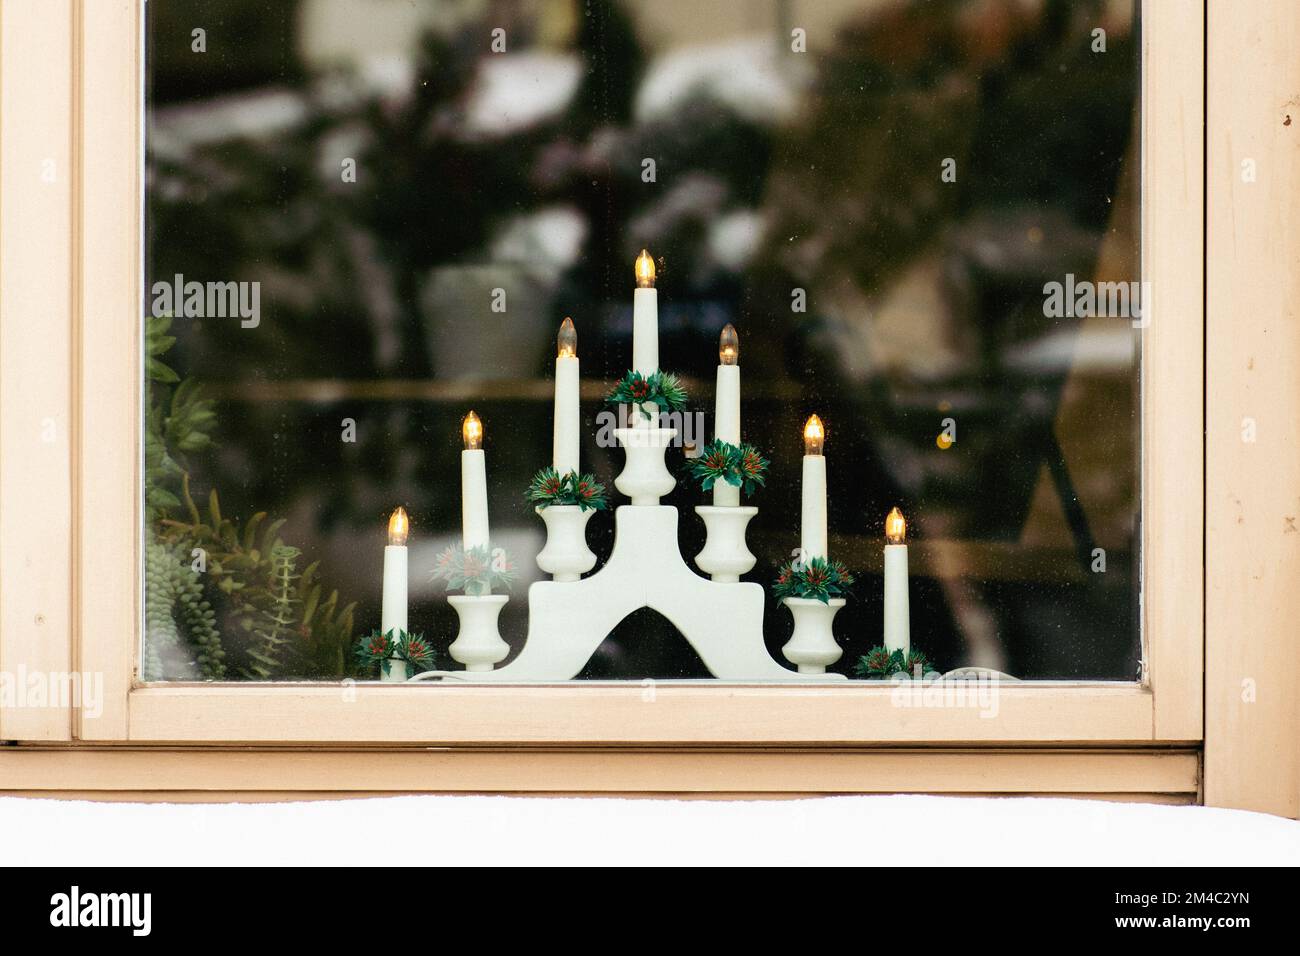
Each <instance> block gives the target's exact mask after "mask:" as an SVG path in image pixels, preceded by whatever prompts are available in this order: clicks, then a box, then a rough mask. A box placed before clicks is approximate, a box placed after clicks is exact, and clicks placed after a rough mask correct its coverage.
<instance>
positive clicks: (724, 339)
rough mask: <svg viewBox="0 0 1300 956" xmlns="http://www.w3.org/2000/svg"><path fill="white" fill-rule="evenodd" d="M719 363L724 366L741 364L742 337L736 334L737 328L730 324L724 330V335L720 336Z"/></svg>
mask: <svg viewBox="0 0 1300 956" xmlns="http://www.w3.org/2000/svg"><path fill="white" fill-rule="evenodd" d="M718 361H720V362H721V363H722V364H723V365H739V364H740V336H738V335H737V334H736V327H735V326H734V325H732V324H731V323H730V322H728V323H727V324H726V325H725V326H724V327H723V329H722V334H721V335H720V336H718Z"/></svg>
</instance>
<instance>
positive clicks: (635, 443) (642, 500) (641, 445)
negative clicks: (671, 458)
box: [614, 425, 677, 505]
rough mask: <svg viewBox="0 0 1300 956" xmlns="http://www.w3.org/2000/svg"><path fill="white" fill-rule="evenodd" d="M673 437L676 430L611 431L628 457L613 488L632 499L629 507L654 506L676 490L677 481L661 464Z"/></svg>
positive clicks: (625, 429)
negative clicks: (631, 505)
mask: <svg viewBox="0 0 1300 956" xmlns="http://www.w3.org/2000/svg"><path fill="white" fill-rule="evenodd" d="M676 436H677V429H675V428H659V427H657V426H654V427H652V426H648V425H647V426H644V427H642V426H637V427H635V428H616V429H614V437H615V438H617V439H618V443H619V444H620V445H622V446H623V450H624V452H625V453H626V454H627V464H626V465H624V466H623V470H622V471H621V472H620V473H619V475H618V477H617V478H615V479H614V487H615V488H617V489H618V490H619V491H621V492H622V493H623V494H625V495H627V496H628V497H629V498H631V499H632V504H634V505H657V504H659V499H660V498H662V497H663V496H664V495H666V494H668V492H670V491H672V490H673V488H675V487H677V480H676V479H675V478H673V476H672V473H671V472H670V471H669V470H668V466H667V465H666V464H665V463H664V453H665V452H666V451H667V450H668V446H669V445H671V444H672V441H673V439H674V438H675V437H676Z"/></svg>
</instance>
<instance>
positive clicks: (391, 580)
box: [379, 508, 411, 681]
mask: <svg viewBox="0 0 1300 956" xmlns="http://www.w3.org/2000/svg"><path fill="white" fill-rule="evenodd" d="M410 527H411V525H410V520H409V519H408V518H407V517H406V510H405V509H404V508H398V509H397V510H396V511H394V512H393V513H392V516H391V517H389V519H388V546H387V547H386V548H384V587H383V604H382V605H381V607H380V612H379V630H380V631H381V632H383V633H384V634H387V633H388V632H390V631H392V632H393V637H394V638H397V637H398V636H399V633H398V632H401V631H405V630H406V608H407V550H406V538H407V535H408V534H409V533H410ZM406 677H407V674H406V663H405V662H404V661H392V662H391V664H390V666H389V669H388V673H387V674H385V673H384V672H383V671H382V670H381V671H380V678H381V679H383V680H389V681H402V680H406Z"/></svg>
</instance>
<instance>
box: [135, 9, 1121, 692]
mask: <svg viewBox="0 0 1300 956" xmlns="http://www.w3.org/2000/svg"><path fill="white" fill-rule="evenodd" d="M146 16H147V22H146V44H147V54H146V97H145V104H144V108H145V112H146V125H147V132H146V184H145V185H146V222H147V224H146V277H145V280H146V281H145V288H146V290H147V293H148V297H147V300H146V301H145V302H144V303H143V312H144V326H145V328H144V341H145V347H146V348H147V349H148V352H149V354H150V361H149V363H148V366H147V368H148V381H147V383H146V388H147V390H148V393H149V402H148V405H149V408H148V413H147V420H146V423H145V428H146V436H147V441H146V451H145V487H144V489H143V494H144V497H145V503H146V509H145V511H146V520H147V526H146V528H145V536H146V569H145V570H146V576H145V582H146V592H147V593H146V601H145V604H146V618H147V620H146V641H145V654H144V661H143V672H144V676H145V677H146V678H148V679H155V680H157V679H191V680H194V679H198V680H202V679H227V680H245V679H253V680H280V679H294V678H309V679H338V678H339V677H344V676H373V669H372V668H369V667H367V666H366V665H364V664H362V663H360V662H359V661H358V658H357V657H356V654H355V648H356V645H357V643H358V642H359V641H361V640H362V639H363V638H364V637H365V636H366V635H367V634H369V633H370V632H371V631H373V630H375V629H376V628H378V627H379V626H380V614H381V609H380V604H381V587H382V565H383V557H384V546H385V543H386V537H385V531H386V527H387V524H388V520H389V515H390V512H392V510H393V509H394V508H396V507H397V506H399V505H400V506H402V507H403V508H405V510H406V512H407V513H408V514H409V515H410V522H411V524H410V537H409V542H408V547H409V563H410V575H409V588H410V606H409V619H410V629H411V630H413V631H420V632H423V634H424V635H425V637H426V638H427V639H428V641H429V643H430V645H431V647H432V649H433V652H434V653H435V655H437V656H438V659H439V660H440V662H441V664H442V665H443V666H447V665H450V664H451V662H450V660H449V658H448V657H447V646H448V644H449V643H450V642H451V640H452V639H453V638H454V636H455V633H456V620H457V619H456V615H455V614H454V612H453V611H452V609H451V607H450V606H449V604H448V602H447V594H446V590H445V586H444V584H443V583H440V582H438V581H435V580H433V578H432V576H431V572H432V569H433V568H434V565H435V562H436V560H437V557H438V555H439V553H440V552H442V551H443V550H444V549H445V548H446V547H448V546H449V545H453V544H454V543H455V542H457V541H458V540H459V537H460V530H461V503H460V479H461V475H460V450H461V421H462V418H463V416H464V415H465V414H466V412H467V411H468V410H469V409H471V408H472V409H474V410H475V411H476V412H477V413H478V415H479V416H480V417H481V420H482V422H483V427H484V448H485V450H486V460H487V473H488V492H489V499H490V509H491V520H492V531H493V539H494V543H499V544H500V545H501V546H502V547H503V548H504V549H506V551H508V552H509V553H510V555H511V556H512V558H513V561H514V563H515V565H516V566H517V569H518V575H519V577H518V581H517V582H516V584H515V585H514V587H513V589H512V591H511V592H510V593H511V598H510V600H509V602H508V603H507V604H506V606H505V608H504V610H503V611H502V613H501V618H500V625H501V633H502V635H503V636H504V637H505V639H506V640H507V642H508V643H509V644H510V645H511V648H512V651H511V653H512V655H513V654H515V653H517V652H518V649H519V648H520V647H521V646H522V644H523V641H524V637H525V634H526V631H527V623H528V602H527V600H526V592H527V585H528V584H529V583H530V582H531V581H534V580H540V579H542V577H543V575H542V574H541V572H540V571H539V570H538V569H537V567H536V564H535V555H536V554H537V552H538V551H539V550H540V548H541V547H542V545H543V543H544V529H543V526H542V523H541V521H540V520H538V518H537V516H536V515H535V514H534V513H533V510H532V505H531V504H530V503H529V502H528V501H526V500H525V497H524V492H525V490H526V489H527V487H528V485H529V481H530V479H531V477H532V476H533V473H534V472H535V471H536V470H537V469H538V468H540V467H542V466H543V465H545V464H548V463H549V462H550V457H551V438H552V432H551V421H552V404H551V402H552V378H553V362H554V357H555V334H556V329H557V328H558V326H559V324H560V322H561V320H562V319H563V318H564V317H565V316H572V317H573V319H574V322H575V325H576V327H577V330H578V343H579V344H578V350H579V355H580V357H581V361H582V383H581V394H582V406H581V407H582V415H583V420H584V423H585V427H584V430H583V437H582V443H581V457H582V463H583V468H584V470H589V471H591V472H593V473H594V474H595V476H596V478H597V479H598V480H599V481H601V482H603V483H605V484H606V485H607V486H608V487H609V488H610V491H611V494H612V497H613V501H612V503H613V504H621V503H624V501H625V499H623V498H622V496H619V495H617V494H615V493H613V487H612V482H613V478H614V476H615V475H616V474H617V473H618V471H619V470H620V469H621V467H622V464H623V456H622V452H621V450H620V449H618V448H609V447H602V446H601V444H599V443H597V441H596V437H595V428H594V425H593V423H594V421H595V417H596V415H597V413H598V412H599V411H600V410H601V409H602V408H603V407H604V406H603V402H602V396H603V395H605V394H606V392H607V391H608V390H609V389H610V388H611V387H612V385H613V384H614V382H615V381H616V380H617V379H618V378H619V377H620V376H621V375H622V374H623V373H624V372H625V371H627V369H628V367H629V364H630V352H631V332H632V292H633V288H632V287H633V273H632V263H633V260H634V258H635V257H636V255H637V253H638V252H639V250H640V249H641V248H642V247H645V248H648V249H650V250H651V251H652V252H653V254H654V256H655V257H656V259H657V260H658V264H659V275H658V278H657V284H658V289H659V300H660V345H659V348H660V356H661V360H660V361H661V365H662V366H663V367H664V368H665V369H669V370H671V371H674V372H676V373H677V374H679V375H680V376H681V378H682V380H683V382H684V383H685V384H686V386H687V388H688V391H689V394H690V397H691V407H692V408H693V409H695V410H698V411H702V412H703V413H704V414H705V416H706V421H709V422H710V423H711V419H712V413H713V388H714V371H715V366H716V365H717V362H718V337H719V333H720V331H721V330H722V328H723V327H724V326H725V325H726V324H728V323H731V324H733V325H734V326H735V327H736V329H737V330H738V332H739V336H740V342H741V367H742V370H743V376H744V378H743V416H744V438H745V440H746V441H748V442H751V443H752V444H754V445H755V446H756V447H757V448H759V449H760V450H761V451H762V452H763V453H764V454H765V455H766V456H767V457H768V458H769V459H770V460H771V466H770V471H769V473H768V476H767V483H766V487H764V488H762V489H760V490H758V491H757V492H756V493H755V494H754V495H753V497H752V498H751V499H748V501H747V503H752V504H754V505H756V506H757V507H758V509H759V511H758V515H757V516H756V517H755V518H754V519H753V521H752V522H751V524H750V527H749V537H748V542H749V547H750V550H751V551H752V552H753V553H754V555H755V556H756V559H757V563H756V566H755V567H754V569H753V570H752V571H751V572H750V573H749V574H747V575H746V576H745V580H749V581H755V582H759V583H762V584H764V585H765V586H768V585H770V583H771V582H772V581H773V579H774V577H775V575H776V573H777V570H778V568H779V567H780V565H781V564H782V563H783V562H785V561H787V560H789V557H790V554H791V551H792V549H794V548H796V547H798V544H799V514H800V469H801V457H802V454H803V443H802V437H801V436H802V430H803V426H804V421H805V419H806V418H807V417H808V416H809V415H810V414H813V413H816V414H817V415H818V416H819V417H820V418H821V419H822V420H823V421H824V422H825V424H826V429H827V439H826V449H825V450H826V459H827V469H828V497H829V506H828V513H829V528H830V542H829V547H830V552H831V554H832V556H833V557H835V558H837V559H839V560H841V561H843V562H844V564H845V565H846V566H847V568H848V569H849V570H851V571H852V572H853V574H854V576H855V577H856V583H855V584H854V585H853V587H852V589H851V594H850V598H849V600H848V603H847V606H846V607H845V608H844V609H843V610H842V611H841V612H840V613H839V615H838V617H837V618H836V621H835V628H836V634H837V636H838V638H839V642H840V644H841V646H842V647H843V649H844V654H843V656H842V657H841V658H840V660H839V661H838V662H836V663H835V664H834V665H832V667H831V670H833V671H839V672H841V673H845V674H849V675H853V674H854V673H855V665H856V664H857V662H858V660H859V658H860V657H861V656H862V655H864V654H866V653H867V652H868V651H869V650H870V649H871V648H872V647H873V646H874V645H877V644H880V643H881V627H882V623H881V622H882V614H883V596H882V595H883V588H882V571H883V561H882V547H883V545H884V519H885V516H886V514H887V513H888V512H889V510H890V509H891V508H893V507H895V506H897V507H899V508H900V510H901V511H902V512H903V513H904V514H905V515H906V517H907V522H908V543H909V552H910V554H909V565H910V588H911V590H910V597H911V640H912V645H913V647H916V648H919V649H921V650H923V651H924V652H925V654H926V655H927V657H928V658H929V661H930V663H931V665H932V666H933V667H934V668H935V669H937V670H939V671H943V672H946V671H949V670H952V669H956V668H960V667H984V668H991V669H994V670H997V671H1001V672H1005V673H1008V674H1011V675H1013V676H1015V677H1018V678H1021V679H1106V680H1132V679H1134V678H1135V676H1136V668H1137V662H1138V658H1139V647H1140V645H1139V636H1138V619H1137V614H1136V606H1137V576H1136V569H1137V557H1138V555H1137V541H1138V532H1139V497H1138V443H1137V436H1138V388H1137V381H1138V379H1137V362H1138V353H1137V348H1136V343H1137V336H1138V335H1139V334H1140V332H1139V330H1138V329H1135V327H1134V321H1135V319H1136V320H1138V321H1139V324H1140V305H1139V301H1140V289H1139V288H1138V287H1136V286H1132V287H1131V286H1130V285H1129V283H1136V282H1138V281H1139V280H1140V275H1139V273H1138V238H1139V237H1138V232H1137V224H1138V221H1139V216H1138V202H1139V197H1138V194H1137V186H1138V157H1139V143H1138V139H1137V128H1138V125H1137V122H1136V119H1137V115H1138V89H1139V84H1138V80H1139V45H1138V42H1137V40H1138V33H1137V31H1138V24H1137V22H1136V14H1135V12H1134V9H1133V5H1132V4H1130V3H1115V2H1078V3H1066V2H1055V0H979V2H975V0H972V2H874V0H818V2H812V0H730V2H714V3H707V4H702V3H698V2H687V0H656V2H655V3H646V4H634V3H624V2H594V0H590V2H582V0H535V2H518V3H500V2H489V0H460V2H416V3H412V2H409V0H361V2H344V0H284V2H279V3H274V4H268V3H264V2H261V0H221V2H211V0H207V2H197V0H152V2H150V3H149V4H148V5H147V8H146ZM192 282H198V283H202V284H203V289H204V295H203V296H202V297H201V298H202V303H201V304H200V303H198V302H191V303H190V305H191V306H193V307H192V308H186V298H187V291H186V288H187V284H188V283H192ZM1121 283H1122V284H1123V285H1122V286H1121V285H1119V284H1121ZM213 284H216V285H215V286H214V285H213ZM214 288H215V289H216V290H217V294H215V295H213V294H212V293H211V291H210V290H212V289H214ZM1130 290H1131V291H1132V295H1131V296H1130V295H1129V292H1130ZM178 293H179V294H178ZM1120 293H1123V295H1122V296H1121V294H1120ZM502 294H503V296H504V309H498V308H497V307H496V306H497V305H498V304H499V303H498V299H499V298H500V297H501V296H502ZM710 427H711V425H710ZM668 460H669V464H670V467H671V468H672V470H673V471H674V473H675V474H676V475H677V477H678V485H677V488H676V489H675V490H674V491H673V492H672V493H671V494H669V495H668V496H667V497H666V498H665V499H664V500H665V503H668V504H672V505H676V506H678V507H679V509H680V512H681V519H680V544H681V551H682V554H683V555H684V556H685V557H686V558H687V560H688V561H689V560H690V559H691V558H692V557H693V556H694V555H695V554H696V553H697V552H698V551H699V550H700V548H701V547H702V545H703V540H704V532H703V526H702V525H701V524H700V522H699V520H698V519H697V518H696V516H695V515H694V513H693V508H694V506H695V505H697V504H701V503H704V502H705V500H706V496H705V495H703V494H702V493H701V492H700V491H699V489H698V487H697V486H696V485H695V484H694V483H693V482H692V481H691V479H690V478H689V477H688V475H687V472H686V467H685V461H684V459H683V453H682V451H681V450H679V449H674V450H672V451H670V452H669V456H668ZM588 528H589V530H588V537H589V541H590V544H591V547H592V549H593V551H595V553H596V554H597V557H598V559H599V560H600V561H602V562H603V561H604V560H605V559H606V557H607V556H608V554H609V551H610V547H611V545H612V538H613V517H612V514H611V513H608V512H601V513H598V514H597V515H596V516H595V517H594V518H593V519H592V520H591V521H590V524H589V526H588ZM598 566H599V565H598ZM718 626H719V627H720V628H725V627H726V621H725V620H724V621H719V625H718ZM790 632H791V619H790V615H789V614H788V613H787V611H786V610H785V609H784V608H782V607H780V606H779V605H778V604H777V603H775V602H774V601H773V600H771V597H770V594H769V597H768V600H767V602H766V607H765V617H764V639H765V641H766V644H767V647H768V649H769V651H770V652H771V654H772V656H773V658H774V659H775V660H777V661H782V662H783V661H784V658H783V657H782V655H781V647H782V645H783V644H784V643H785V642H786V641H787V640H788V638H789V635H790ZM738 639H739V638H738ZM580 676H581V677H583V678H616V679H631V680H638V679H642V678H646V677H652V678H679V677H687V678H689V677H707V676H709V674H708V671H707V669H706V668H705V667H704V666H703V664H702V662H701V660H700V659H699V657H698V656H697V655H696V654H695V652H694V651H693V650H692V649H691V647H690V646H689V644H688V643H687V642H686V641H685V640H683V638H682V637H681V636H680V635H679V634H677V633H676V631H675V630H674V629H673V628H672V626H671V625H670V624H669V623H668V622H667V621H666V620H665V619H664V618H662V617H660V616H659V615H658V614H656V613H655V612H654V611H651V610H648V609H646V610H642V611H639V612H637V613H635V614H633V615H632V616H630V617H629V618H627V619H626V620H624V621H623V623H622V624H620V625H619V626H618V627H617V628H616V629H615V631H614V632H613V633H612V634H611V635H610V636H609V637H608V639H607V640H606V641H605V642H604V644H603V645H602V646H601V647H600V649H599V650H598V651H597V653H596V654H595V655H594V656H593V658H592V659H591V661H590V662H589V663H588V664H587V666H586V668H585V669H584V670H583V672H582V673H581V675H580Z"/></svg>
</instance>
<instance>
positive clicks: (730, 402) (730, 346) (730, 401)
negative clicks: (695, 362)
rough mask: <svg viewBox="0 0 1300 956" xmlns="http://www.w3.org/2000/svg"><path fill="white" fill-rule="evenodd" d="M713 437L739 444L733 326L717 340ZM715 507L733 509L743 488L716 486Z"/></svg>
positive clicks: (737, 345) (737, 367)
mask: <svg viewBox="0 0 1300 956" xmlns="http://www.w3.org/2000/svg"><path fill="white" fill-rule="evenodd" d="M713 428H714V434H713V437H714V438H716V439H717V440H718V441H725V442H726V443H727V444H729V445H739V444H740V339H739V337H738V336H737V335H736V329H735V327H733V326H732V325H731V324H730V323H728V324H727V326H726V328H724V329H723V330H722V335H721V336H719V338H718V380H717V388H716V389H715V390H714V404H713ZM713 504H714V505H715V506H717V507H727V508H734V507H736V506H737V505H739V504H740V488H739V487H737V486H736V485H733V484H731V483H730V482H727V481H719V482H715V483H714V485H713Z"/></svg>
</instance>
